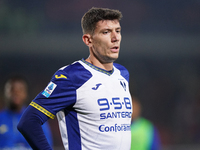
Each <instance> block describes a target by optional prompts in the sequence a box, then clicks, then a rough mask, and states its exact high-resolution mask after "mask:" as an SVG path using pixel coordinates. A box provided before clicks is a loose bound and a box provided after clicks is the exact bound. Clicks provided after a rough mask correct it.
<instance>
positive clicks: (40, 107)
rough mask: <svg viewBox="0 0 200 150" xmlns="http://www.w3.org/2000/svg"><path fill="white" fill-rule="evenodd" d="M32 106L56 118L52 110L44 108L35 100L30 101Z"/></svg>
mask: <svg viewBox="0 0 200 150" xmlns="http://www.w3.org/2000/svg"><path fill="white" fill-rule="evenodd" d="M30 105H31V106H33V107H34V108H36V109H37V110H39V111H41V112H42V113H44V114H45V115H47V116H48V117H49V118H51V119H54V118H55V115H54V114H52V113H51V112H49V111H48V110H46V109H45V108H43V107H42V106H40V105H38V104H37V103H35V102H31V103H30Z"/></svg>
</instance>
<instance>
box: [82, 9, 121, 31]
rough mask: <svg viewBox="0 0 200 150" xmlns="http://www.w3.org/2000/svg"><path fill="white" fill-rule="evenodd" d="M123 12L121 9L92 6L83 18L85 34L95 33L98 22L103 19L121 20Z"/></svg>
mask: <svg viewBox="0 0 200 150" xmlns="http://www.w3.org/2000/svg"><path fill="white" fill-rule="evenodd" d="M121 18H122V13H121V12H120V11H119V10H114V9H108V8H96V7H92V8H91V9H90V10H89V11H88V12H86V13H85V14H84V15H83V17H82V19H81V27H82V31H83V34H86V33H89V34H93V33H94V30H95V27H96V24H97V22H99V21H101V20H115V19H117V20H118V21H120V20H121Z"/></svg>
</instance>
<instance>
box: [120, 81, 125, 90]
mask: <svg viewBox="0 0 200 150" xmlns="http://www.w3.org/2000/svg"><path fill="white" fill-rule="evenodd" d="M120 84H121V86H122V87H123V88H124V91H126V83H125V82H123V81H120Z"/></svg>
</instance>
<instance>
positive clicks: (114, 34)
mask: <svg viewBox="0 0 200 150" xmlns="http://www.w3.org/2000/svg"><path fill="white" fill-rule="evenodd" d="M111 36H112V37H111V41H112V42H118V41H119V40H120V37H121V34H120V33H118V32H116V31H113V32H112V34H111Z"/></svg>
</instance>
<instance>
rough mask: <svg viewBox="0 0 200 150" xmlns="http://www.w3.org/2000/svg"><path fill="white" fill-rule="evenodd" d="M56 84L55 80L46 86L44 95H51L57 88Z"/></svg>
mask: <svg viewBox="0 0 200 150" xmlns="http://www.w3.org/2000/svg"><path fill="white" fill-rule="evenodd" d="M56 86H57V85H56V84H55V83H53V82H50V83H49V84H48V85H47V87H46V88H45V90H44V91H43V92H42V95H44V96H45V97H47V98H48V97H49V96H50V95H51V93H52V92H53V91H54V89H55V88H56Z"/></svg>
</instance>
